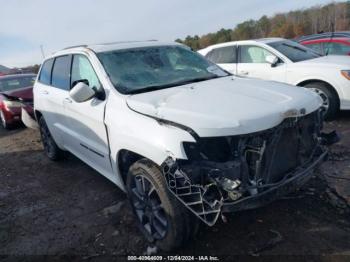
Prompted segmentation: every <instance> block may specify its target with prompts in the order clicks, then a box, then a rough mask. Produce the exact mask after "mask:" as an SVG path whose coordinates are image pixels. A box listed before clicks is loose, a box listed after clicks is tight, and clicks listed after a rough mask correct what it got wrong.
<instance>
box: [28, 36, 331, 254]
mask: <svg viewBox="0 0 350 262" xmlns="http://www.w3.org/2000/svg"><path fill="white" fill-rule="evenodd" d="M321 105H322V100H321V99H320V97H319V96H318V95H316V94H315V93H313V92H311V91H309V90H307V89H305V88H303V87H299V88H295V87H293V86H289V85H287V84H282V83H277V82H268V81H261V80H253V79H246V78H241V77H236V76H233V75H230V74H229V73H227V72H225V71H223V70H222V69H220V68H219V67H218V66H217V65H215V64H213V63H212V62H209V61H208V60H206V59H205V58H203V57H202V56H201V55H199V54H198V53H196V52H193V51H191V50H190V49H189V48H187V47H186V46H183V45H180V44H177V43H161V42H156V41H149V42H124V43H114V44H101V45H91V46H79V47H72V48H68V49H64V50H62V51H59V52H57V53H55V54H54V55H52V56H51V57H48V58H47V59H46V60H45V61H44V62H43V64H42V66H41V69H40V72H39V74H38V78H37V80H36V83H35V86H34V107H35V115H36V118H37V120H38V123H39V126H40V132H41V137H42V141H43V144H44V148H45V151H46V154H47V156H48V157H49V158H50V159H52V160H59V159H61V158H62V156H63V152H64V151H69V152H71V153H72V154H74V155H75V156H77V157H78V158H80V159H81V160H82V161H84V162H86V163H87V164H89V165H90V166H91V167H93V168H94V169H95V170H97V171H98V172H99V173H100V174H102V175H103V176H105V177H106V178H108V179H109V180H110V181H112V182H113V183H115V184H116V185H117V186H119V187H120V188H121V189H122V190H124V191H125V192H127V194H128V196H129V199H130V202H131V206H132V209H133V211H134V213H135V217H136V220H137V222H138V224H139V226H140V229H141V231H142V232H143V233H144V235H145V237H146V238H147V239H148V240H149V241H151V242H154V243H155V244H156V245H158V246H159V247H160V248H162V249H164V250H170V249H172V248H176V247H179V246H180V245H182V244H184V243H185V242H186V241H187V240H189V239H190V238H191V236H193V234H195V232H196V229H197V228H198V227H197V226H196V225H198V223H199V221H200V220H201V221H203V222H204V223H206V224H207V225H209V226H211V225H214V223H215V222H216V221H217V219H218V218H219V217H220V215H223V214H224V213H225V212H235V211H239V210H244V209H250V208H255V207H258V206H262V205H265V204H267V203H269V202H271V201H273V200H274V199H276V198H278V197H280V196H281V195H284V194H287V193H289V192H290V191H291V190H294V189H296V188H297V187H299V186H300V185H302V184H303V183H304V182H305V181H306V180H307V179H308V178H309V177H310V175H311V174H312V171H313V169H314V168H315V166H316V165H317V164H319V163H321V162H322V161H323V160H324V159H325V157H326V154H327V150H326V146H325V145H326V144H329V143H332V142H334V141H335V134H334V133H332V134H323V133H321V129H322V114H321V110H320V107H321Z"/></svg>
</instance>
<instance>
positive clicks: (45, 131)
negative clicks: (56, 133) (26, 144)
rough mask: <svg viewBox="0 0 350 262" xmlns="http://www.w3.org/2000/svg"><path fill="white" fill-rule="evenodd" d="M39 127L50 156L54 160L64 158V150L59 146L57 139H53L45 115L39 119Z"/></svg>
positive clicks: (47, 153)
mask: <svg viewBox="0 0 350 262" xmlns="http://www.w3.org/2000/svg"><path fill="white" fill-rule="evenodd" d="M39 129H40V135H41V141H42V143H43V146H44V150H45V153H46V155H47V157H48V158H50V159H51V160H52V161H58V160H60V159H62V157H63V155H64V152H63V151H62V150H61V149H60V148H59V147H58V146H57V144H56V142H55V140H54V139H53V137H52V135H51V133H50V130H49V128H48V127H47V124H46V122H45V119H44V117H42V116H41V117H40V119H39Z"/></svg>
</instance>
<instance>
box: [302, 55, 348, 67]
mask: <svg viewBox="0 0 350 262" xmlns="http://www.w3.org/2000/svg"><path fill="white" fill-rule="evenodd" d="M296 64H303V65H304V66H305V65H307V66H322V67H332V68H339V69H350V57H349V56H345V55H327V56H321V57H318V58H314V59H311V60H305V61H301V62H297V63H296Z"/></svg>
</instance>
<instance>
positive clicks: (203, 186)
mask: <svg viewBox="0 0 350 262" xmlns="http://www.w3.org/2000/svg"><path fill="white" fill-rule="evenodd" d="M321 114H322V113H321V112H320V111H319V110H318V111H315V112H313V113H311V114H308V115H305V116H302V117H293V118H287V119H285V120H284V121H283V122H282V123H281V124H279V125H278V126H276V127H274V128H271V129H269V130H265V131H261V132H256V133H252V134H245V135H237V136H226V137H211V138H200V137H197V142H196V143H189V142H184V144H183V146H184V149H185V152H186V155H187V157H188V160H174V159H173V158H168V159H167V160H166V161H165V162H164V163H163V165H162V169H163V173H164V175H165V178H166V181H167V185H168V188H169V190H170V191H171V192H172V193H173V194H174V195H175V196H176V197H177V198H178V199H179V200H180V201H181V202H182V203H183V204H184V205H185V206H186V207H187V208H188V209H190V210H191V211H192V212H193V213H194V214H195V215H196V216H197V217H198V218H200V219H201V220H202V221H203V222H205V223H206V224H207V225H209V226H212V225H214V224H215V222H216V221H217V219H218V217H219V215H220V213H221V212H234V211H238V210H244V209H252V208H256V207H259V206H262V205H265V204H267V203H269V202H271V201H273V200H275V199H278V198H279V197H281V196H282V195H285V194H287V193H289V192H291V191H293V190H295V189H296V188H298V187H299V186H301V185H302V184H303V183H305V182H306V181H307V179H308V178H309V177H310V176H311V174H312V171H313V169H314V168H315V166H316V165H317V164H319V163H320V162H322V161H323V160H324V159H325V158H326V156H327V149H326V147H325V146H326V145H329V144H332V143H334V142H337V140H338V138H337V134H336V133H335V132H332V133H330V134H323V133H321V129H322V116H321Z"/></svg>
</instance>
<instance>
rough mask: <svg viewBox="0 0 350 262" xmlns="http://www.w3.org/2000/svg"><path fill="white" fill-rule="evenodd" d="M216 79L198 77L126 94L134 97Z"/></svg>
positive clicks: (212, 77)
mask: <svg viewBox="0 0 350 262" xmlns="http://www.w3.org/2000/svg"><path fill="white" fill-rule="evenodd" d="M218 77H219V76H217V75H214V76H209V77H208V76H207V77H199V78H194V79H189V80H182V81H178V82H173V83H169V84H165V85H153V86H147V87H144V88H140V89H136V90H131V91H129V92H128V93H127V94H128V95H135V94H141V93H145V92H152V91H157V90H161V89H166V88H170V87H174V86H181V85H187V84H191V83H197V82H201V81H206V80H210V79H214V78H218Z"/></svg>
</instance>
